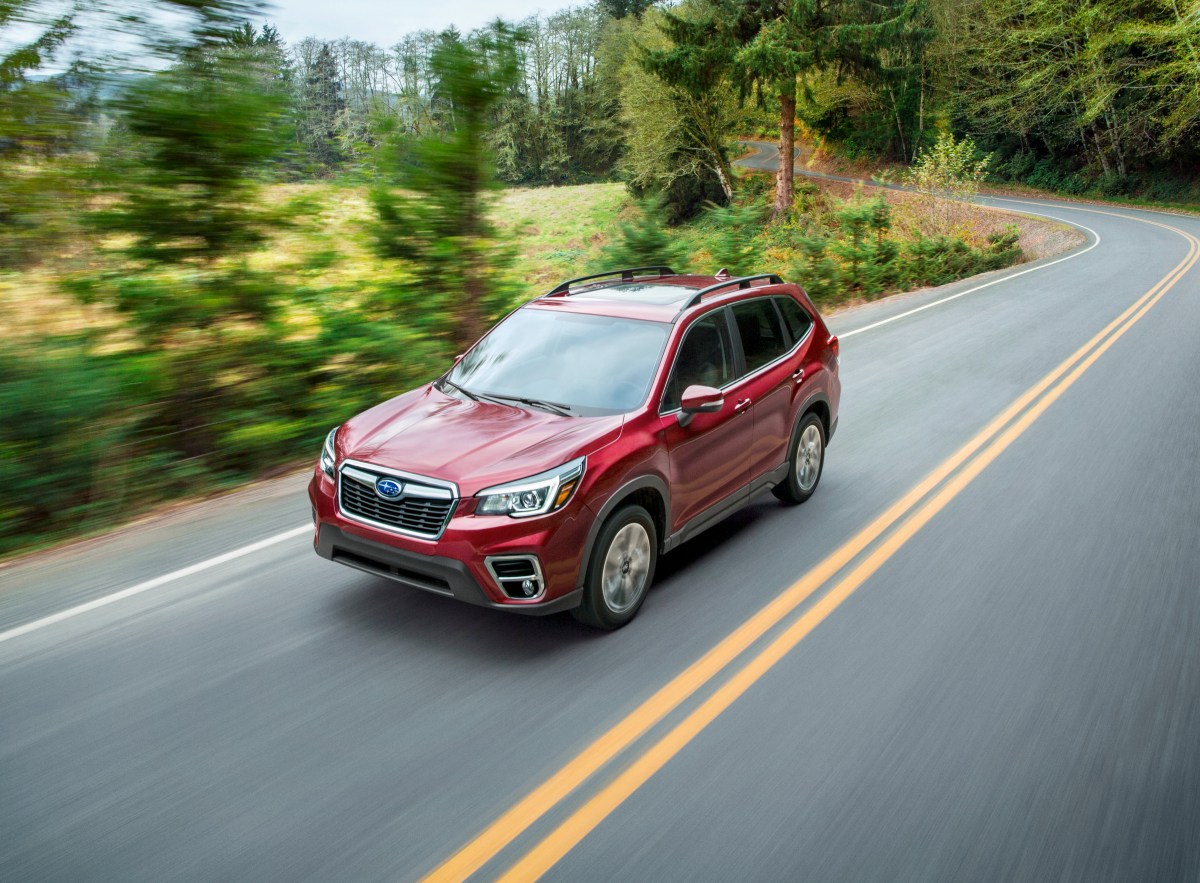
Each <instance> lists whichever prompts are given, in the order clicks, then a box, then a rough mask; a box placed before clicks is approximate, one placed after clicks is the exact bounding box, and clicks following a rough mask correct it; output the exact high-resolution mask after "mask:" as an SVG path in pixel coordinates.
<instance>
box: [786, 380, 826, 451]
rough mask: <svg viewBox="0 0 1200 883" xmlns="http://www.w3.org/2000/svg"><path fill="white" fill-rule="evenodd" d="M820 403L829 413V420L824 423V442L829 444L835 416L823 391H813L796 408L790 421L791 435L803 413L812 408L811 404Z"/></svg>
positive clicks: (793, 433) (802, 417)
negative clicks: (792, 420) (791, 421)
mask: <svg viewBox="0 0 1200 883" xmlns="http://www.w3.org/2000/svg"><path fill="white" fill-rule="evenodd" d="M817 404H821V405H824V406H825V410H826V412H828V413H829V421H828V423H826V422H825V421H824V420H822V421H821V422H822V423H825V444H826V445H828V444H829V440H830V439H831V438H833V430H834V429H835V428H837V417H835V416H834V415H833V408H832V407H830V405H829V396H828V395H826V394H825V392H824V391H818V392H814V393H813V394H812V395H810V396H809V397H808V398H806V399H805V400H804V403H803V404H802V405H801V406H800V407H799V408H797V409H796V419H795V421H794V422H793V423H792V435H793V436H795V433H796V429H797V428H798V427H799V426H800V421H801V420H803V419H804V415H805V414H807V413H808V412H809V411H811V410H812V409H813V405H817Z"/></svg>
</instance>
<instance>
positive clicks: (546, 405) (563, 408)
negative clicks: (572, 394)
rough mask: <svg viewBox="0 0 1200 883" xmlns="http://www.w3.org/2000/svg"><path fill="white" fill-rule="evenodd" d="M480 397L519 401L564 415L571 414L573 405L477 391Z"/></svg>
mask: <svg viewBox="0 0 1200 883" xmlns="http://www.w3.org/2000/svg"><path fill="white" fill-rule="evenodd" d="M476 395H478V396H479V397H480V398H485V399H491V400H493V401H499V402H517V403H518V404H521V405H528V406H529V407H531V408H541V409H542V410H543V411H549V412H550V413H552V414H558V415H560V416H562V417H570V416H571V406H570V405H564V404H561V403H559V402H547V401H543V400H542V399H526V398H522V397H521V396H506V395H501V394H500V393H498V392H481V393H476Z"/></svg>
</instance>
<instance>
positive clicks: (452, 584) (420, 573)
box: [317, 524, 583, 616]
mask: <svg viewBox="0 0 1200 883" xmlns="http://www.w3.org/2000/svg"><path fill="white" fill-rule="evenodd" d="M317 554H318V555H320V556H321V557H322V558H328V559H329V560H330V561H335V562H337V563H338V564H344V565H346V566H347V567H353V568H354V569H355V570H361V571H363V572H364V573H369V574H371V575H372V576H379V577H383V578H385V579H390V580H393V581H394V582H398V583H401V584H403V585H406V586H408V587H410V588H413V589H420V590H422V591H425V592H433V593H434V594H436V595H444V596H446V597H449V598H454V599H456V600H458V601H465V602H467V603H468V604H474V605H476V606H477V607H491V608H492V609H494V610H505V611H508V612H510V613H523V614H526V615H531V616H544V615H546V614H550V613H558V612H559V611H562V610H570V609H572V608H573V607H578V606H579V601H580V598H581V597H582V595H583V589H582V588H577V589H575V590H574V591H572V592H569V593H567V594H566V595H563V596H562V597H561V598H554V599H553V600H550V601H542V602H540V603H537V604H497V603H496V602H495V601H493V600H492V599H491V598H489V597H488V595H487V592H485V591H484V590H483V587H482V586H480V585H479V583H478V582H477V581H476V579H475V577H474V575H473V574H472V573H471V570H470V568H468V567H467V565H465V564H463V563H462V562H461V561H459V560H457V559H455V558H446V557H443V556H440V555H421V554H419V553H417V552H409V551H407V550H405V549H397V548H395V547H393V546H386V545H384V544H382V543H376V542H373V541H372V540H366V539H363V538H362V537H358V536H355V535H354V534H351V533H346V532H345V531H344V530H342V529H341V528H340V527H338V526H337V525H334V524H322V525H321V526H320V530H319V532H318V534H317Z"/></svg>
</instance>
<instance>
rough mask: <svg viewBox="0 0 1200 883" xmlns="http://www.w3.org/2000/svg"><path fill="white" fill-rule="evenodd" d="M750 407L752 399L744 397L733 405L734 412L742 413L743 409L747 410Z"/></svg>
mask: <svg viewBox="0 0 1200 883" xmlns="http://www.w3.org/2000/svg"><path fill="white" fill-rule="evenodd" d="M749 407H750V399H742V400H741V401H740V402H738V403H737V404H736V405H734V406H733V413H735V414H740V413H741V412H742V411H745V410H746V409H747V408H749Z"/></svg>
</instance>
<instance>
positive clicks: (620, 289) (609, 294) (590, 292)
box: [571, 282, 699, 304]
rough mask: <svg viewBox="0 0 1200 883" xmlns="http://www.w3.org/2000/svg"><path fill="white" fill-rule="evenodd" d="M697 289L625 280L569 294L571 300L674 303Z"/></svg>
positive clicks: (686, 297) (685, 298) (687, 296)
mask: <svg viewBox="0 0 1200 883" xmlns="http://www.w3.org/2000/svg"><path fill="white" fill-rule="evenodd" d="M697 291H699V289H698V288H692V287H689V286H686V285H658V284H655V283H653V282H625V283H621V284H617V285H605V286H602V287H600V288H588V289H586V290H584V291H580V292H578V293H573V294H572V295H571V300H632V301H637V302H638V303H645V304H675V303H680V302H681V301H684V300H687V299H688V298H689V297H691V296H692V295H693V294H695V293H696V292H697Z"/></svg>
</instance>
